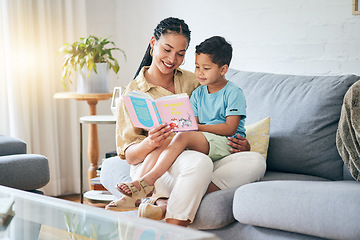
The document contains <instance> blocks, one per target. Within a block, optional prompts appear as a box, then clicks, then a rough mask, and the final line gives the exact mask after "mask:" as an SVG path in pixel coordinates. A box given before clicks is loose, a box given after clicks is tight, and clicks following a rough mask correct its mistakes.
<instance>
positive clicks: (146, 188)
mask: <svg viewBox="0 0 360 240" xmlns="http://www.w3.org/2000/svg"><path fill="white" fill-rule="evenodd" d="M135 181H136V182H138V183H139V185H140V190H139V189H137V188H136V187H135V186H134V184H132V183H131V182H125V183H123V184H125V185H126V186H128V188H129V189H130V191H131V194H128V193H127V192H125V191H124V190H122V189H121V188H120V187H119V186H118V185H116V186H115V188H116V189H117V190H118V191H119V192H121V193H122V194H124V195H125V196H128V197H130V198H135V199H141V198H146V197H147V196H148V195H149V194H150V193H153V192H154V186H150V185H148V184H147V183H146V182H145V181H144V180H143V179H141V178H140V179H137V180H135Z"/></svg>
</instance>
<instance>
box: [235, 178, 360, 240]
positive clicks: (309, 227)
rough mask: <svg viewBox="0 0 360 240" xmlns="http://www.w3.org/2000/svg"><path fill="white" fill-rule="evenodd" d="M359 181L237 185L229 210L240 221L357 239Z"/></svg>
mask: <svg viewBox="0 0 360 240" xmlns="http://www.w3.org/2000/svg"><path fill="white" fill-rule="evenodd" d="M359 199H360V183H358V182H355V181H337V182H333V181H324V182H321V181H269V182H257V183H251V184H247V185H244V186H241V187H240V188H238V189H237V190H236V192H235V195H234V202H233V210H234V217H235V219H236V220H238V221H239V222H241V223H243V224H249V225H254V226H260V227H265V228H271V229H278V230H284V231H289V232H296V233H301V234H307V235H311V236H317V237H322V238H329V239H360V228H359V223H360V204H359Z"/></svg>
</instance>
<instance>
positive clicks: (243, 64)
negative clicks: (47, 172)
mask: <svg viewBox="0 0 360 240" xmlns="http://www.w3.org/2000/svg"><path fill="white" fill-rule="evenodd" d="M86 4H87V19H88V31H89V33H91V34H96V35H97V36H99V37H100V36H112V38H111V39H112V40H113V41H115V43H116V44H117V46H118V47H119V48H122V49H124V50H125V51H126V54H127V62H124V60H123V58H121V55H120V54H118V57H119V60H120V64H121V70H120V72H119V74H118V76H117V77H116V76H114V75H113V76H112V80H111V88H112V87H114V86H122V85H126V84H127V83H129V82H130V81H131V80H132V79H133V76H134V73H135V71H136V70H137V68H138V65H139V64H140V61H141V59H142V56H143V54H144V52H145V49H146V47H147V44H148V42H149V40H150V37H151V35H152V32H153V29H154V28H155V26H156V25H157V24H158V22H159V21H160V20H162V19H163V18H165V17H169V16H174V17H179V18H182V19H184V20H185V21H186V22H187V23H188V25H189V27H190V29H191V31H192V40H191V44H190V47H189V49H188V52H187V56H186V64H185V65H184V68H185V69H188V70H193V68H194V54H193V53H194V49H195V45H197V44H199V43H200V42H201V41H203V40H204V39H206V38H207V37H210V36H213V35H221V36H224V37H225V38H226V39H227V40H228V41H230V42H231V43H232V45H233V48H234V56H233V61H232V64H231V67H233V68H236V69H240V70H246V71H260V72H274V73H285V74H304V75H325V74H331V75H336V74H347V73H355V74H358V75H360V15H357V16H355V15H352V9H351V7H352V1H351V0H317V1H314V0H296V1H294V0H292V1H291V0H252V1H249V0H222V1H218V0H196V1H193V0H183V1H169V0H167V1H164V0H146V1H141V0H131V1H128V0H103V1H96V0H88V1H87V2H86ZM109 105H110V102H108V101H104V102H101V103H99V106H98V112H99V113H100V114H110V108H109ZM104 128H105V126H100V127H99V135H100V136H99V137H100V142H101V145H100V150H101V154H103V153H104V152H106V151H107V150H111V149H112V148H114V144H115V143H114V139H111V140H109V136H111V134H113V129H111V128H110V129H109V128H107V129H105V130H104Z"/></svg>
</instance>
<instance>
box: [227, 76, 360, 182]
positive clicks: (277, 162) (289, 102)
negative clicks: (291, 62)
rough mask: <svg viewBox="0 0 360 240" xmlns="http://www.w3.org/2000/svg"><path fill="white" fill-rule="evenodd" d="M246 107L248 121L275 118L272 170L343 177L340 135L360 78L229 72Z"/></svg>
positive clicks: (269, 153)
mask: <svg viewBox="0 0 360 240" xmlns="http://www.w3.org/2000/svg"><path fill="white" fill-rule="evenodd" d="M226 77H227V79H229V80H230V81H233V82H234V83H236V84H237V85H238V86H240V87H241V88H242V89H243V91H244V94H245V98H246V103H247V118H246V123H247V124H251V123H254V122H257V121H259V120H260V119H263V118H265V117H267V116H270V117H271V129H270V142H269V149H268V156H267V166H268V169H270V170H275V171H282V172H292V173H300V174H307V175H314V176H319V177H324V178H328V179H332V180H340V179H343V169H342V167H343V162H342V160H341V158H340V156H339V154H338V152H337V149H336V144H335V136H336V129H337V124H338V121H339V117H340V110H341V105H342V102H343V97H344V95H345V93H346V91H347V89H348V88H349V87H350V86H351V85H352V84H353V83H354V82H356V81H357V80H359V77H358V76H355V75H346V76H295V75H280V74H271V73H254V72H243V71H237V70H233V69H229V71H228V73H227V75H226Z"/></svg>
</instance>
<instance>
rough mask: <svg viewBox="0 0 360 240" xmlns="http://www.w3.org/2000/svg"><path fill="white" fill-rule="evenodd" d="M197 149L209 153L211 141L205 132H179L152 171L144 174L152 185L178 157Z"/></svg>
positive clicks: (144, 177)
mask: <svg viewBox="0 0 360 240" xmlns="http://www.w3.org/2000/svg"><path fill="white" fill-rule="evenodd" d="M185 149H190V150H196V151H199V152H202V153H205V154H208V153H209V143H208V141H207V139H206V138H205V136H204V134H202V133H201V132H197V131H192V132H181V133H177V134H176V135H175V137H174V138H173V140H172V141H171V143H170V144H169V145H168V147H167V148H166V149H165V150H164V151H163V152H162V153H161V154H160V157H159V159H158V161H157V162H156V164H155V166H154V167H153V168H152V169H151V171H150V172H149V173H147V174H145V175H144V176H143V179H144V180H145V182H146V183H147V184H149V185H150V186H152V185H154V183H155V181H156V180H157V179H158V178H159V177H161V176H162V175H163V174H164V173H165V172H166V171H167V170H168V169H169V168H170V167H171V165H172V164H173V163H174V161H175V160H176V158H177V157H178V156H179V155H180V154H181V153H182V152H183V151H184V150H185Z"/></svg>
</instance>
